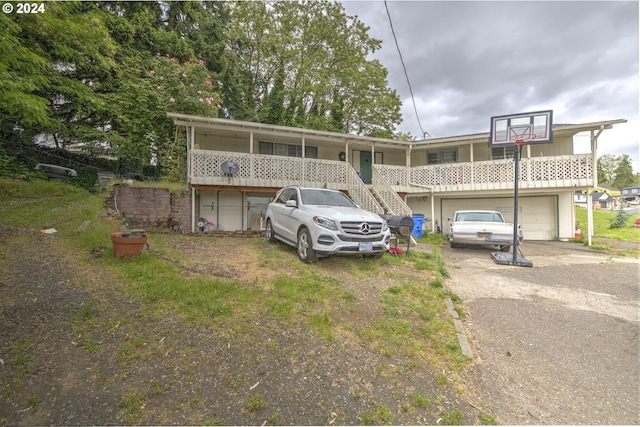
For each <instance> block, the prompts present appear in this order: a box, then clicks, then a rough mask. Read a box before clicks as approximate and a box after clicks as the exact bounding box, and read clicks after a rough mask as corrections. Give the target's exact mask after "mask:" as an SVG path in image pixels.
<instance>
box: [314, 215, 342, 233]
mask: <svg viewBox="0 0 640 427" xmlns="http://www.w3.org/2000/svg"><path fill="white" fill-rule="evenodd" d="M313 222H315V223H316V224H318V225H319V226H320V227H323V228H327V229H329V230H334V231H338V226H337V225H336V222H335V221H334V220H332V219H328V218H323V217H321V216H314V217H313Z"/></svg>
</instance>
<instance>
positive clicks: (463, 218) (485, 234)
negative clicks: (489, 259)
mask: <svg viewBox="0 0 640 427" xmlns="http://www.w3.org/2000/svg"><path fill="white" fill-rule="evenodd" d="M522 238H523V234H522V229H521V228H520V226H518V243H520V242H522ZM449 243H450V244H451V247H452V248H454V247H457V246H461V245H481V246H489V247H491V248H496V249H498V250H501V251H508V250H509V249H510V248H511V245H512V244H513V224H509V223H507V222H505V220H504V217H503V216H502V214H501V213H500V212H497V211H471V210H469V211H456V212H455V213H454V214H453V222H451V224H450V225H449Z"/></svg>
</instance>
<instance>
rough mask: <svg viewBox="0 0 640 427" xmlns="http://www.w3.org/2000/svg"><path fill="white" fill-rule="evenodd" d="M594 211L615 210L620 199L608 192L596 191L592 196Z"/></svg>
mask: <svg viewBox="0 0 640 427" xmlns="http://www.w3.org/2000/svg"><path fill="white" fill-rule="evenodd" d="M591 203H593V209H615V208H616V207H617V206H618V199H616V198H615V197H613V196H612V195H610V194H609V193H608V192H606V191H602V192H600V191H596V192H594V193H592V194H591Z"/></svg>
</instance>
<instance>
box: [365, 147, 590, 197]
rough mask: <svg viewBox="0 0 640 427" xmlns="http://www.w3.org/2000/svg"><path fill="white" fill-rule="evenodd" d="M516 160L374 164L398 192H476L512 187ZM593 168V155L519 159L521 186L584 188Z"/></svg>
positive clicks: (588, 181) (587, 184)
mask: <svg viewBox="0 0 640 427" xmlns="http://www.w3.org/2000/svg"><path fill="white" fill-rule="evenodd" d="M514 166H515V164H514V161H513V159H507V160H493V161H485V162H474V163H451V164H443V165H429V166H417V167H413V168H411V169H410V170H409V173H408V174H407V168H406V167H404V166H389V165H375V167H376V169H377V170H378V172H379V173H380V175H382V177H383V178H384V180H385V181H387V182H388V183H389V184H390V185H391V187H392V188H393V189H394V190H396V191H399V192H412V191H423V190H424V188H422V189H420V188H416V187H415V186H414V185H416V186H421V187H431V188H433V191H435V192H440V191H473V190H495V189H510V188H513V180H514ZM594 173H595V171H594V168H593V163H592V162H591V155H590V154H580V155H573V156H557V157H537V158H531V159H522V160H521V161H520V180H519V182H520V188H550V187H581V186H582V187H583V186H589V185H591V184H592V183H593V178H594Z"/></svg>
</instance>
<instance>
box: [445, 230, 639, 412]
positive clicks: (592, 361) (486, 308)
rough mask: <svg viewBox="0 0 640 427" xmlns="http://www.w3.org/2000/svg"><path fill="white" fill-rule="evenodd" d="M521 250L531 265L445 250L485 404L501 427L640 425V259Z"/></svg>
mask: <svg viewBox="0 0 640 427" xmlns="http://www.w3.org/2000/svg"><path fill="white" fill-rule="evenodd" d="M521 249H522V252H523V253H524V256H525V257H526V259H528V260H530V261H532V262H533V267H518V266H511V265H499V264H496V263H495V262H494V261H493V259H492V258H491V256H490V254H491V252H492V251H491V250H488V249H479V248H476V249H473V248H461V249H451V248H449V247H448V246H446V247H444V248H443V251H442V252H443V256H444V258H445V259H446V262H447V271H448V272H449V274H450V276H451V277H450V278H449V279H448V280H447V287H448V288H449V289H450V290H451V291H453V292H454V293H455V294H456V295H458V296H459V297H460V298H461V299H462V300H463V304H464V305H465V307H466V312H467V317H466V320H465V327H466V332H467V335H468V337H469V341H470V342H471V345H472V347H473V351H474V355H475V358H476V361H477V365H478V369H477V370H476V372H477V374H476V375H475V377H474V378H472V379H471V384H470V385H471V387H472V388H473V389H475V390H476V391H477V393H478V399H479V401H480V404H481V405H488V406H490V407H491V408H492V409H493V411H495V415H496V416H497V419H498V422H500V423H501V424H635V425H638V424H640V415H639V414H640V373H639V365H640V359H639V352H638V350H639V343H640V341H639V340H640V338H639V332H640V297H639V292H640V281H639V277H640V275H639V273H640V260H638V259H633V258H615V257H612V256H610V255H606V254H602V253H597V252H594V251H591V250H589V249H588V248H586V247H584V246H581V245H578V244H575V243H565V242H525V243H524V244H523V245H522V247H521Z"/></svg>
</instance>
